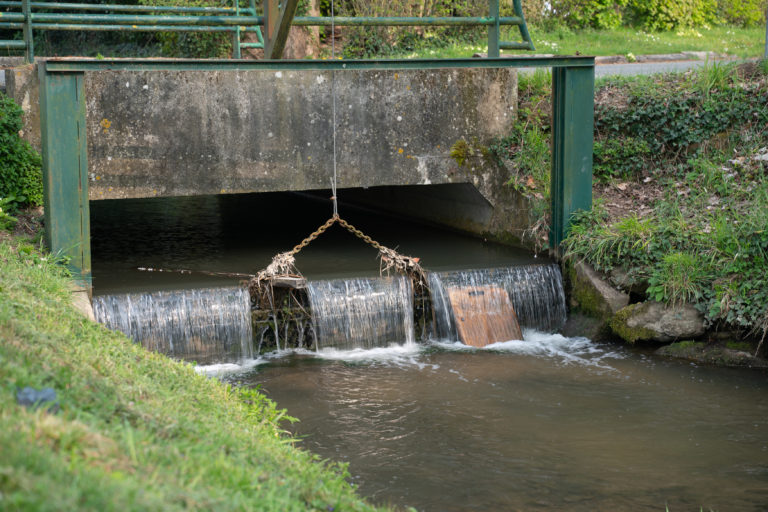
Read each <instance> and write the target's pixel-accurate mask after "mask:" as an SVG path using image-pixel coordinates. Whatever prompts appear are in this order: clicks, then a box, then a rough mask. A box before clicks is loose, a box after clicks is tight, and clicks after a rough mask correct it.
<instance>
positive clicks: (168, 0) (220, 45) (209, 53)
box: [138, 0, 247, 59]
mask: <svg viewBox="0 0 768 512" xmlns="http://www.w3.org/2000/svg"><path fill="white" fill-rule="evenodd" d="M138 2H139V3H140V4H141V5H162V6H173V7H221V6H222V4H221V2H219V1H217V0H138ZM225 5H226V6H233V5H234V4H233V3H232V2H226V4H225ZM245 6H247V3H244V2H242V1H241V7H245ZM232 37H233V36H232V34H231V33H229V32H208V33H201V32H158V33H156V34H155V38H156V39H157V40H158V41H159V42H160V47H161V51H162V54H163V55H164V56H165V57H189V58H199V59H206V58H208V59H213V58H225V57H227V56H228V55H229V54H230V53H231V52H232Z"/></svg>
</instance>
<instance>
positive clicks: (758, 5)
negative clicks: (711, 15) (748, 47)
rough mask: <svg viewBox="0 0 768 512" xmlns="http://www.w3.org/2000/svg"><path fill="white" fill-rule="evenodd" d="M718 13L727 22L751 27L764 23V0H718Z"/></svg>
mask: <svg viewBox="0 0 768 512" xmlns="http://www.w3.org/2000/svg"><path fill="white" fill-rule="evenodd" d="M717 7H718V9H717V10H718V15H719V16H721V17H722V19H723V20H725V21H726V22H727V23H729V24H733V25H738V26H740V27H753V26H758V25H762V24H763V23H765V8H766V7H765V1H764V0H720V1H719V2H718V3H717Z"/></svg>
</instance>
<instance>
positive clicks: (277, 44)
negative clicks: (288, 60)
mask: <svg viewBox="0 0 768 512" xmlns="http://www.w3.org/2000/svg"><path fill="white" fill-rule="evenodd" d="M272 4H276V0H265V2H264V14H265V17H266V18H267V33H266V40H265V41H264V57H265V58H267V59H280V58H282V56H283V50H284V49H285V43H286V42H287V41H288V33H289V32H290V30H291V22H292V21H293V18H294V16H296V8H297V7H298V6H299V0H283V2H282V4H281V5H280V8H279V10H278V9H275V5H272ZM268 6H269V7H268Z"/></svg>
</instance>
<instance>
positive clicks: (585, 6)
mask: <svg viewBox="0 0 768 512" xmlns="http://www.w3.org/2000/svg"><path fill="white" fill-rule="evenodd" d="M627 1H628V0H557V1H555V2H553V4H552V6H553V10H554V12H555V15H556V16H558V17H560V18H561V19H563V20H565V21H566V23H568V25H570V26H573V27H577V28H586V27H591V28H598V29H614V28H618V27H620V26H621V23H622V10H623V8H624V7H625V6H626V5H627Z"/></svg>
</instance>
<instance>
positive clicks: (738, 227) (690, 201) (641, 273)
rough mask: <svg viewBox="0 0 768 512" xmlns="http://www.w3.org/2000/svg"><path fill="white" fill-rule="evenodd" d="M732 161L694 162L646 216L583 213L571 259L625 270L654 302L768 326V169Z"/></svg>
mask: <svg viewBox="0 0 768 512" xmlns="http://www.w3.org/2000/svg"><path fill="white" fill-rule="evenodd" d="M762 130H763V131H759V130H758V131H757V132H754V131H753V132H747V133H745V134H744V135H743V138H744V139H749V140H752V141H753V143H752V144H753V146H751V147H752V149H751V150H750V149H749V148H744V147H741V148H740V149H739V151H741V152H743V151H747V154H749V151H754V148H756V147H758V146H760V145H761V144H763V145H764V144H765V143H766V142H768V130H766V128H765V126H763V127H762ZM726 158H727V157H723V156H717V155H710V156H708V157H707V158H703V157H699V158H696V159H692V160H690V161H689V162H687V163H686V165H685V166H684V169H685V171H683V170H682V168H681V170H679V171H678V174H677V175H676V176H673V177H672V180H673V181H672V182H671V183H670V184H669V185H670V186H669V187H668V193H667V195H666V196H665V197H664V198H663V199H661V200H660V201H659V202H657V204H656V207H655V209H654V210H653V212H651V213H650V214H648V215H647V216H646V217H644V218H640V217H637V216H634V215H633V216H629V217H626V218H622V219H618V220H616V221H613V222H610V221H609V220H608V217H607V215H606V213H605V210H604V209H603V208H602V207H601V206H600V204H599V203H598V204H597V205H596V207H595V208H593V211H591V212H587V213H579V214H577V215H576V216H575V217H574V224H573V226H572V228H571V231H570V234H569V237H568V238H567V239H566V240H565V242H564V245H565V251H566V254H567V255H568V256H570V257H574V258H579V259H585V260H587V261H588V262H589V263H590V264H592V265H593V266H594V267H595V268H597V269H598V270H604V271H609V270H611V269H613V268H616V267H621V268H622V269H623V270H625V271H626V272H627V274H628V276H629V277H630V280H631V281H632V282H633V283H635V284H638V283H644V284H645V286H646V288H647V294H648V296H649V298H651V299H654V300H658V301H661V302H668V303H683V302H688V303H691V304H694V305H695V306H696V307H697V308H699V309H700V310H701V311H703V312H704V314H705V317H706V319H707V320H708V321H709V322H710V323H716V322H722V323H725V324H729V325H733V326H739V327H747V328H750V329H753V330H755V331H762V330H764V329H766V328H768V167H767V166H765V165H763V164H761V163H756V162H759V161H755V160H754V159H751V158H743V159H741V160H731V161H728V160H726ZM734 162H743V163H742V164H738V163H734ZM734 166H736V167H737V168H736V169H734V168H733V167H734Z"/></svg>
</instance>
